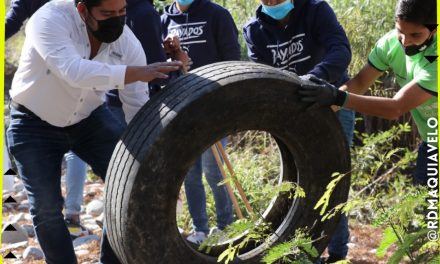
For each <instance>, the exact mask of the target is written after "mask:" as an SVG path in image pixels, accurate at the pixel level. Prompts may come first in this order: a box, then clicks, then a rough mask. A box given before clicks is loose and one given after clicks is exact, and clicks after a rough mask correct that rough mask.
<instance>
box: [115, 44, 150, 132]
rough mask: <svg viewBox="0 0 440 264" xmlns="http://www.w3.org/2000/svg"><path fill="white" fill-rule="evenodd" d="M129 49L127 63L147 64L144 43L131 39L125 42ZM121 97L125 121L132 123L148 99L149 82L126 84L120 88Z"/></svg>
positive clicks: (131, 64)
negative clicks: (143, 48)
mask: <svg viewBox="0 0 440 264" xmlns="http://www.w3.org/2000/svg"><path fill="white" fill-rule="evenodd" d="M125 46H126V47H129V49H127V54H126V61H125V64H127V65H130V66H144V65H146V63H147V62H146V58H145V54H144V51H143V50H142V45H141V44H140V43H139V42H138V41H137V40H136V41H130V42H127V43H126V44H125ZM118 92H119V99H120V100H121V102H122V110H123V111H124V114H125V121H126V122H127V124H128V123H130V121H131V120H132V119H133V117H134V116H135V115H136V113H137V112H138V111H139V109H140V108H141V107H142V106H143V105H144V104H145V103H146V102H147V101H148V99H149V94H148V83H145V82H140V81H138V82H134V83H130V84H126V85H125V86H124V89H120V90H118Z"/></svg>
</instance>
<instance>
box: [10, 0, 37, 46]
mask: <svg viewBox="0 0 440 264" xmlns="http://www.w3.org/2000/svg"><path fill="white" fill-rule="evenodd" d="M31 1H32V0H12V1H11V6H10V8H9V10H8V13H7V14H6V22H5V39H6V40H7V39H8V38H10V37H12V36H13V35H14V34H15V33H17V32H18V31H19V30H20V28H21V26H22V25H23V22H24V21H25V20H26V19H28V18H29V17H30V16H31V15H32V14H31V12H30V6H29V5H30V4H31Z"/></svg>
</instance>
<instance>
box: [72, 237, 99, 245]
mask: <svg viewBox="0 0 440 264" xmlns="http://www.w3.org/2000/svg"><path fill="white" fill-rule="evenodd" d="M93 241H100V238H99V236H97V235H90V236H83V237H78V238H77V239H75V240H73V242H72V243H73V247H74V248H77V247H80V246H82V245H86V244H89V243H91V242H93Z"/></svg>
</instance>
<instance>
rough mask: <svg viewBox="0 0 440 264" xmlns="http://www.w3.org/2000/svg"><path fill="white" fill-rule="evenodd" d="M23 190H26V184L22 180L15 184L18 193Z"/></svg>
mask: <svg viewBox="0 0 440 264" xmlns="http://www.w3.org/2000/svg"><path fill="white" fill-rule="evenodd" d="M23 190H24V185H23V183H22V182H21V181H20V182H17V183H16V184H14V191H15V192H16V193H18V192H21V191H23Z"/></svg>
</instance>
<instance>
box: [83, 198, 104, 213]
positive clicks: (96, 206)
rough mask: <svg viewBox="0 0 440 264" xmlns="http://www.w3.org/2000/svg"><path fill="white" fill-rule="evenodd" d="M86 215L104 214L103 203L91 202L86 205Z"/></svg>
mask: <svg viewBox="0 0 440 264" xmlns="http://www.w3.org/2000/svg"><path fill="white" fill-rule="evenodd" d="M86 211H87V214H89V215H92V216H99V215H100V214H101V213H102V212H104V203H103V202H102V201H100V200H93V201H91V202H90V203H89V204H88V205H87V209H86Z"/></svg>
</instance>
